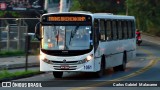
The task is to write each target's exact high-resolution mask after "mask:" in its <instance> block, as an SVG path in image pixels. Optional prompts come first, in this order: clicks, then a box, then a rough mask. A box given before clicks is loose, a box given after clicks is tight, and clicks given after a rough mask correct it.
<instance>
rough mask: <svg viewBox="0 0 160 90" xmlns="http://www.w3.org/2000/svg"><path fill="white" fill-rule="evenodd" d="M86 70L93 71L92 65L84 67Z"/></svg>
mask: <svg viewBox="0 0 160 90" xmlns="http://www.w3.org/2000/svg"><path fill="white" fill-rule="evenodd" d="M84 69H86V70H88V69H92V66H91V65H85V66H84Z"/></svg>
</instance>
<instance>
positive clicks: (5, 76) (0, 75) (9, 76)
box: [0, 70, 42, 81]
mask: <svg viewBox="0 0 160 90" xmlns="http://www.w3.org/2000/svg"><path fill="white" fill-rule="evenodd" d="M41 73H42V72H40V71H31V70H28V71H18V72H12V73H11V72H8V71H7V70H3V71H1V72H0V81H10V80H14V79H19V78H25V77H30V76H33V75H37V74H41Z"/></svg>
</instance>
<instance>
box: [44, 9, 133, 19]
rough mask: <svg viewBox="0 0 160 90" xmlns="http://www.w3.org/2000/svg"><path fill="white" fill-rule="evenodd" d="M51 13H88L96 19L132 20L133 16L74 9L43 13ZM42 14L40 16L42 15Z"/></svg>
mask: <svg viewBox="0 0 160 90" xmlns="http://www.w3.org/2000/svg"><path fill="white" fill-rule="evenodd" d="M53 14H83V15H90V16H92V17H93V18H97V19H128V20H129V19H131V20H134V19H135V17H134V16H126V15H114V14H112V13H89V12H83V11H80V12H78V11H76V12H56V13H47V14H43V15H53ZM43 15H42V16H43Z"/></svg>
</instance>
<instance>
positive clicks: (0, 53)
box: [0, 51, 25, 57]
mask: <svg viewBox="0 0 160 90" xmlns="http://www.w3.org/2000/svg"><path fill="white" fill-rule="evenodd" d="M22 55H25V52H24V51H0V57H7V56H22Z"/></svg>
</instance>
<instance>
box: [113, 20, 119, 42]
mask: <svg viewBox="0 0 160 90" xmlns="http://www.w3.org/2000/svg"><path fill="white" fill-rule="evenodd" d="M112 32H113V40H117V38H118V37H117V25H116V21H112Z"/></svg>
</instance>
